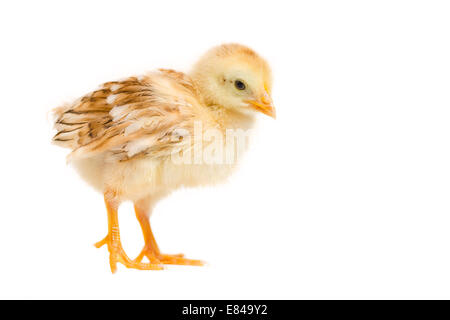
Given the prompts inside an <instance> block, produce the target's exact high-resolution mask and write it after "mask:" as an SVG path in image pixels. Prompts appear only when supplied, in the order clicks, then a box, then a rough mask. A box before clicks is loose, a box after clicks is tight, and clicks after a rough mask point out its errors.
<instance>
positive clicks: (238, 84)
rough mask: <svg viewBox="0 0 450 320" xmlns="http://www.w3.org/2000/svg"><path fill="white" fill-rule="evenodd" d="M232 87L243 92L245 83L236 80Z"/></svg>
mask: <svg viewBox="0 0 450 320" xmlns="http://www.w3.org/2000/svg"><path fill="white" fill-rule="evenodd" d="M234 86H235V87H236V89H238V90H245V83H244V82H242V81H241V80H236V81H235V82H234Z"/></svg>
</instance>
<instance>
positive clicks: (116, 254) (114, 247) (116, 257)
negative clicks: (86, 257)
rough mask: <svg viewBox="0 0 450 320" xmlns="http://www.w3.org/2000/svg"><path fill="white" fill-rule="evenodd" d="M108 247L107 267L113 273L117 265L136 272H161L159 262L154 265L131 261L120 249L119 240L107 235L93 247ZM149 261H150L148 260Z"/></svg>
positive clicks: (161, 267)
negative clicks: (108, 266) (136, 270)
mask: <svg viewBox="0 0 450 320" xmlns="http://www.w3.org/2000/svg"><path fill="white" fill-rule="evenodd" d="M105 244H106V245H107V246H108V251H109V265H110V267H111V272H112V273H115V272H116V271H117V263H118V262H119V263H121V264H123V265H124V266H125V267H127V268H131V269H138V270H162V269H163V266H162V265H161V263H160V262H156V261H155V263H152V262H151V263H141V262H140V261H133V260H131V259H130V258H129V257H128V256H127V254H126V253H125V251H124V250H123V248H122V244H121V242H120V239H117V238H115V237H114V236H110V235H109V234H108V235H107V236H106V237H105V238H104V239H103V240H101V241H99V242H97V243H96V244H95V247H97V248H100V247H102V246H103V245H105ZM150 261H151V260H150Z"/></svg>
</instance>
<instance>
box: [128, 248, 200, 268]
mask: <svg viewBox="0 0 450 320" xmlns="http://www.w3.org/2000/svg"><path fill="white" fill-rule="evenodd" d="M144 257H147V259H148V261H150V263H151V264H161V263H162V264H174V265H183V266H203V265H204V264H205V263H204V262H203V261H201V260H192V259H186V258H184V254H162V253H159V252H155V250H153V249H152V248H150V247H147V246H145V247H144V249H142V251H141V253H140V254H139V256H137V258H136V259H134V262H136V263H140V262H141V261H142V259H143V258H144Z"/></svg>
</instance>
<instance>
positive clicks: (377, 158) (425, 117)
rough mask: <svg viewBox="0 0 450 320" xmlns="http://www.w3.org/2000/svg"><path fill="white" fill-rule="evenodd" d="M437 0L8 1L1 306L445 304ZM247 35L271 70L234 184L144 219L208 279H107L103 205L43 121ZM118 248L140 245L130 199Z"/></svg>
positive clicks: (446, 186) (446, 125) (449, 112)
mask: <svg viewBox="0 0 450 320" xmlns="http://www.w3.org/2000/svg"><path fill="white" fill-rule="evenodd" d="M449 17H450V6H449V4H448V2H446V1H339V2H338V1H295V2H294V1H290V2H288V1H286V2H282V1H272V2H266V1H254V2H250V1H231V0H227V1H204V2H195V1H179V2H169V1H154V2H153V1H117V2H116V1H86V2H84V1H71V2H69V1H27V2H25V1H14V2H2V4H1V5H0V33H1V39H0V41H1V43H0V45H1V50H0V57H1V59H0V88H1V89H0V94H1V96H0V103H1V106H0V108H1V113H0V114H1V124H0V130H1V131H0V133H1V137H2V144H1V157H0V161H1V170H2V172H1V177H0V184H1V200H2V201H1V212H0V298H147V299H154V298H159V299H165V298H186V299H189V298H209V299H215V298H236V299H240V298H254V299H258V298H275V299H278V298H289V299H291V298H297V299H299V298H308V299H313V298H343V299H347V298H361V299H365V298H388V299H389V298H450V272H449V271H450V232H449V227H450V151H449V138H450V41H449V40H450V18H449ZM230 41H233V42H240V43H243V44H246V45H248V46H251V47H252V48H254V49H255V50H256V51H258V52H259V53H261V55H263V56H265V57H266V58H267V60H268V61H269V62H270V64H271V65H272V67H273V71H274V78H275V82H274V97H273V98H274V101H275V105H276V107H277V113H278V119H277V120H276V121H273V120H271V119H269V118H264V117H263V116H262V117H261V121H259V124H258V133H257V135H256V136H255V139H254V141H253V142H254V143H253V144H252V146H251V148H250V151H249V152H248V154H247V156H246V158H245V160H244V162H243V163H242V165H241V167H240V170H239V171H238V173H237V174H236V175H234V176H233V177H232V178H231V179H230V181H229V182H228V183H227V184H224V185H222V186H219V187H214V188H203V189H191V190H181V191H179V192H176V193H175V194H173V195H172V196H171V197H169V198H167V199H165V200H163V201H162V202H161V203H160V204H159V205H158V206H157V208H156V210H155V213H154V215H153V218H152V223H153V228H154V231H155V234H156V237H157V240H158V241H159V243H160V246H161V248H162V249H163V251H165V252H167V253H178V252H183V253H186V254H187V255H188V257H192V258H201V259H204V260H206V261H207V262H209V266H207V267H205V268H192V267H169V268H168V269H167V270H166V271H163V272H148V271H137V270H128V269H126V268H124V267H123V266H120V267H119V270H118V272H117V273H116V274H115V275H112V274H111V273H110V271H109V265H108V255H107V250H106V248H102V249H95V248H94V247H93V245H92V244H93V243H94V242H96V241H98V240H100V239H101V238H103V237H104V236H105V234H106V222H107V221H106V213H105V209H104V207H103V202H102V196H101V195H100V194H97V193H95V192H94V191H92V190H91V189H90V188H89V187H87V186H86V184H85V183H84V182H82V181H81V179H80V178H79V177H78V176H77V175H76V173H75V172H74V171H73V170H72V169H71V168H70V167H68V166H66V164H65V155H66V153H67V152H66V150H63V149H60V148H58V147H55V146H52V145H51V144H50V138H51V135H52V130H51V125H50V123H49V122H48V121H47V119H46V116H47V112H48V111H49V110H50V109H52V108H53V107H55V106H58V105H60V104H61V103H62V102H65V101H70V100H72V99H74V98H77V97H79V96H80V95H83V94H85V93H87V92H88V91H90V90H92V89H94V88H95V87H96V86H97V85H99V84H100V83H102V82H105V81H109V80H114V79H117V78H121V77H124V76H129V75H134V74H140V73H143V72H145V71H148V70H152V69H154V68H158V67H169V68H176V69H179V70H182V71H187V70H188V68H189V66H190V65H191V64H192V63H193V62H194V61H195V60H196V59H197V58H198V57H199V55H200V54H201V53H203V52H204V51H205V50H207V49H208V48H210V47H211V46H214V45H217V44H220V43H223V42H230ZM120 219H121V228H122V235H123V239H124V246H125V249H126V250H127V252H128V254H129V255H130V256H132V257H134V256H135V255H137V254H138V253H139V251H140V249H141V247H142V244H143V240H142V237H141V234H140V229H139V226H138V224H137V222H136V221H135V218H134V214H133V211H132V207H131V205H130V204H127V205H125V206H123V207H122V208H121V216H120Z"/></svg>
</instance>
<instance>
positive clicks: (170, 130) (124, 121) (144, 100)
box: [53, 44, 275, 273]
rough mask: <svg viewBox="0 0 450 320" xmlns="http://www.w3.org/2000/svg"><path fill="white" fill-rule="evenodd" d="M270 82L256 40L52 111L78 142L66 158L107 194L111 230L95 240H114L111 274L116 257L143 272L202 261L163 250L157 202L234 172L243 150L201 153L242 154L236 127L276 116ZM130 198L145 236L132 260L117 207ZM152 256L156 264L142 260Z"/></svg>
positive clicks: (61, 136) (62, 133) (63, 133)
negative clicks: (234, 138)
mask: <svg viewBox="0 0 450 320" xmlns="http://www.w3.org/2000/svg"><path fill="white" fill-rule="evenodd" d="M271 87H272V82H271V71H270V68H269V66H268V64H267V62H266V61H265V60H264V59H263V58H261V57H260V56H259V55H258V54H257V53H255V52H254V51H253V50H251V49H249V48H248V47H245V46H242V45H239V44H224V45H221V46H218V47H215V48H213V49H211V50H210V51H208V52H207V53H206V54H205V55H204V56H203V57H202V58H201V59H200V60H199V61H198V62H197V63H196V64H195V66H194V67H193V69H192V71H191V72H190V73H188V74H185V73H181V72H177V71H173V70H167V69H160V70H158V71H155V72H150V73H147V74H145V75H143V76H141V77H130V78H126V79H123V80H120V81H113V82H107V83H105V84H103V85H102V86H101V87H100V88H99V89H97V90H96V91H93V92H92V93H90V94H87V95H85V96H84V97H82V98H80V99H78V100H76V101H75V102H73V103H72V104H69V105H65V106H62V107H59V108H56V109H55V110H54V115H55V123H54V126H55V129H56V130H57V131H58V132H57V133H56V135H55V136H54V137H53V142H54V143H55V144H57V145H59V146H62V147H67V148H70V149H72V152H71V153H70V154H69V156H68V162H70V163H71V164H72V165H73V166H74V167H75V168H76V170H77V171H78V172H79V174H80V175H81V177H82V178H83V179H84V180H86V181H87V182H88V183H89V184H90V185H91V186H93V187H94V188H95V189H96V190H98V191H100V192H101V193H102V194H103V195H104V200H105V204H106V209H107V214H108V234H107V236H106V237H105V238H104V239H103V240H101V241H100V242H98V243H96V244H95V246H96V247H97V248H100V247H101V246H103V245H107V247H108V251H109V253H110V258H109V261H110V267H111V271H112V272H113V273H114V272H115V271H116V269H117V263H118V262H120V263H122V264H123V265H125V266H126V267H128V268H135V269H140V270H159V269H162V268H163V267H162V266H163V265H164V264H176V265H202V264H203V263H202V262H201V261H200V260H191V259H186V258H184V256H183V255H182V254H180V255H168V254H163V253H161V252H160V250H159V248H158V245H157V243H156V241H155V239H154V237H153V233H152V229H151V227H150V221H149V218H150V215H151V212H152V208H153V207H154V205H155V204H156V202H157V201H158V200H160V199H161V198H163V197H165V196H167V195H168V194H169V193H170V192H171V191H173V190H176V189H178V188H180V187H192V186H199V185H208V184H213V183H217V182H219V181H221V180H223V179H225V178H226V177H227V176H229V175H230V173H231V172H232V171H233V169H234V168H235V166H236V162H237V160H238V158H239V156H240V155H239V154H237V155H235V154H232V156H231V157H227V160H224V157H223V156H222V157H220V155H219V157H217V155H215V158H214V159H215V160H214V161H206V159H203V157H202V155H203V153H202V152H203V150H204V151H206V149H207V148H210V149H213V150H214V152H213V153H220V152H219V151H223V150H224V148H225V149H226V150H231V151H233V152H234V151H235V150H236V148H238V146H237V145H234V144H233V143H231V145H232V146H231V148H230V147H229V146H228V145H227V146H225V145H226V144H230V141H231V140H229V139H228V135H229V134H230V132H238V133H239V132H240V133H242V132H244V133H245V132H246V130H249V129H250V128H251V127H252V125H253V123H254V118H255V114H256V113H258V112H261V113H263V114H266V115H268V116H271V117H273V118H275V109H274V107H273V104H272V99H271ZM211 132H213V134H211ZM220 135H223V136H224V137H225V136H227V138H226V139H225V138H223V137H220ZM199 136H200V138H198V137H199ZM211 137H215V139H212V138H211ZM227 148H228V149H227ZM209 151H211V150H209ZM192 152H193V153H194V155H192ZM199 152H200V153H199ZM198 154H200V156H198ZM205 154H206V152H205ZM193 158H194V159H193ZM180 159H181V160H180ZM230 159H231V161H230ZM123 201H132V202H133V203H134V209H135V213H136V217H137V220H138V221H139V223H140V225H141V228H142V233H143V236H144V241H145V245H144V248H143V249H142V251H141V253H140V254H139V256H138V257H137V258H136V259H134V260H132V259H130V258H129V257H128V256H127V255H126V253H125V251H124V250H123V248H122V244H121V241H120V233H119V223H118V216H117V211H118V207H119V205H120V203H121V202H123ZM144 257H147V259H148V260H149V263H144V262H142V259H143V258H144Z"/></svg>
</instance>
